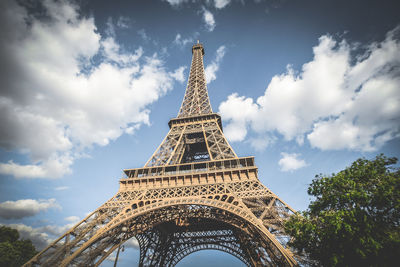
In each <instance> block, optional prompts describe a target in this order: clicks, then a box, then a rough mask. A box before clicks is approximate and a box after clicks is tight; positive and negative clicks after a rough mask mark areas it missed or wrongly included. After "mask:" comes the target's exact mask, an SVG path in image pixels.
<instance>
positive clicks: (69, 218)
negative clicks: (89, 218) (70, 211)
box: [64, 216, 80, 223]
mask: <svg viewBox="0 0 400 267" xmlns="http://www.w3.org/2000/svg"><path fill="white" fill-rule="evenodd" d="M64 219H65V220H66V221H68V222H71V223H77V222H79V221H80V219H79V217H78V216H68V217H66V218H64Z"/></svg>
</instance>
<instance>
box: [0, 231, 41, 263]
mask: <svg viewBox="0 0 400 267" xmlns="http://www.w3.org/2000/svg"><path fill="white" fill-rule="evenodd" d="M36 253H37V252H36V249H35V247H34V246H33V244H32V241H30V240H20V239H19V233H18V231H17V230H15V229H12V228H10V227H6V226H1V227H0V266H1V267H6V266H7V267H14V266H15V267H19V266H21V265H22V264H24V263H25V262H27V261H28V260H29V259H31V258H32V257H33V256H34V255H35V254H36Z"/></svg>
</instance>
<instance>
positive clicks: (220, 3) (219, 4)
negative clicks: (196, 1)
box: [214, 0, 231, 9]
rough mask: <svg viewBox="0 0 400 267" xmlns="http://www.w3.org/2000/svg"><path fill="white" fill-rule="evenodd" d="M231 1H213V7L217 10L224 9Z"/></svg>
mask: <svg viewBox="0 0 400 267" xmlns="http://www.w3.org/2000/svg"><path fill="white" fill-rule="evenodd" d="M230 2H231V0H214V6H215V7H216V8H218V9H221V8H224V7H226V6H227V5H228V4H229V3H230Z"/></svg>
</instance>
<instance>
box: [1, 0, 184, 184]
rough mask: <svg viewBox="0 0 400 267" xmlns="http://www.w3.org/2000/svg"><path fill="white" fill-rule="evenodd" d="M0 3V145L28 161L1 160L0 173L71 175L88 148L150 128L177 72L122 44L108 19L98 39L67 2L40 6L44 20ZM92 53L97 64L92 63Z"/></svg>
mask: <svg viewBox="0 0 400 267" xmlns="http://www.w3.org/2000/svg"><path fill="white" fill-rule="evenodd" d="M0 5H1V8H0V12H1V14H0V22H1V23H0V25H1V27H2V29H1V30H2V32H3V38H1V40H0V60H1V61H2V62H3V63H2V64H3V66H7V68H2V69H1V70H0V81H1V84H0V88H1V91H0V122H1V123H2V127H1V128H0V136H1V138H0V147H1V148H3V149H6V150H14V151H18V152H20V153H23V154H25V155H27V156H28V157H29V159H30V160H31V162H30V163H29V164H20V163H17V162H14V161H8V162H1V163H0V174H6V175H13V176H15V177H25V178H36V177H41V178H57V177H61V176H63V175H64V174H66V173H70V172H71V165H72V164H73V161H74V160H75V159H76V158H77V157H79V156H80V155H81V154H82V153H84V150H85V149H88V148H91V147H92V146H93V145H100V146H104V145H107V144H108V143H109V142H110V141H111V140H115V139H116V138H118V137H119V136H121V135H122V134H123V133H125V132H129V133H133V132H134V131H135V130H136V129H138V128H139V127H140V126H141V125H143V124H148V123H149V113H150V111H149V110H148V105H150V104H151V103H153V102H154V101H157V100H158V98H159V97H161V96H163V95H164V94H165V93H166V92H167V91H169V90H171V89H172V85H173V82H174V80H175V78H177V79H181V78H182V77H181V76H180V73H181V71H182V70H181V69H180V68H178V69H177V70H176V71H172V72H168V71H167V70H166V69H165V67H164V63H163V62H162V61H161V60H160V59H159V58H158V56H157V55H153V56H152V57H143V53H144V51H143V49H142V48H141V47H138V48H137V49H136V51H135V52H133V53H132V52H130V51H127V50H126V49H124V48H123V47H121V46H120V45H119V44H118V43H117V42H116V41H115V38H114V37H115V34H116V33H115V27H114V25H113V23H112V20H111V19H110V20H109V21H108V22H107V24H108V30H107V33H108V35H107V36H101V35H100V33H99V32H98V30H97V28H96V25H95V23H94V20H93V18H86V17H83V16H81V15H80V13H79V8H78V7H77V6H76V5H74V4H72V3H69V2H66V1H59V2H54V1H45V2H43V5H44V7H45V12H46V15H47V17H46V20H42V19H38V18H35V17H33V16H31V15H28V14H27V11H26V10H25V8H23V7H21V6H19V5H18V4H17V3H15V2H13V1H10V2H9V1H2V2H1V4H0ZM26 21H29V24H27V22H26ZM117 24H118V23H117ZM120 24H121V23H120ZM119 27H123V26H122V24H121V25H119ZM94 56H98V57H97V58H99V59H100V62H99V63H98V65H92V64H91V62H92V59H93V57H94Z"/></svg>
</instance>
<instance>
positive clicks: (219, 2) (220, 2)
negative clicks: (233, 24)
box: [164, 0, 231, 9]
mask: <svg viewBox="0 0 400 267" xmlns="http://www.w3.org/2000/svg"><path fill="white" fill-rule="evenodd" d="M164 1H167V2H168V3H169V4H170V5H171V6H174V7H176V6H179V5H181V4H183V3H187V2H189V0H164ZM193 2H195V0H194V1H193ZM207 2H209V1H207ZM230 2H231V0H213V1H212V3H213V4H214V7H215V8H218V9H222V8H224V7H226V6H227V5H229V3H230Z"/></svg>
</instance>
